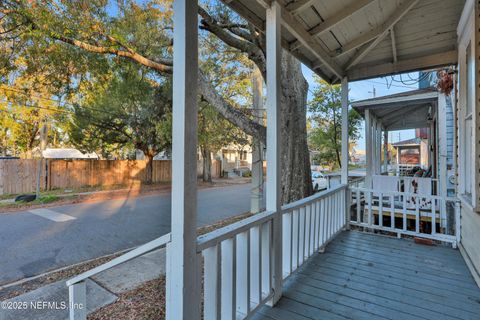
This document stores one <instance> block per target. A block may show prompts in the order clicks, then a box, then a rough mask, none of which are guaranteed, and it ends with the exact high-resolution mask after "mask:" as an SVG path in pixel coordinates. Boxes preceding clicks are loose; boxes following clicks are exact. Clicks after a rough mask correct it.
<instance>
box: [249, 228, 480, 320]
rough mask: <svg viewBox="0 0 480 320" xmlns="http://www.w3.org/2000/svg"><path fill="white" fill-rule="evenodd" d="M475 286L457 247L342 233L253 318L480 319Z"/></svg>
mask: <svg viewBox="0 0 480 320" xmlns="http://www.w3.org/2000/svg"><path fill="white" fill-rule="evenodd" d="M479 314H480V288H478V286H477V285H476V284H475V282H474V280H473V278H472V276H471V275H470V273H469V271H468V268H467V266H466V265H465V262H464V261H463V258H462V257H461V255H460V252H459V251H458V250H454V249H451V248H449V247H442V246H433V247H430V246H425V245H419V244H415V243H414V242H413V241H411V240H405V239H396V238H393V237H386V236H381V235H374V234H367V233H363V232H357V231H347V232H343V233H341V234H340V235H338V236H337V237H336V238H335V239H334V240H333V241H332V242H331V243H330V244H329V245H328V246H327V248H326V251H325V253H324V254H317V255H315V256H313V257H312V258H311V259H310V261H309V262H308V263H306V264H305V265H304V266H302V267H301V268H300V269H299V270H297V272H295V273H294V274H293V275H292V276H291V277H290V278H289V279H288V280H287V281H286V282H285V284H284V294H283V297H282V299H281V300H280V301H279V302H278V304H277V305H276V306H275V307H274V308H270V307H263V308H261V309H260V310H259V312H258V313H257V314H256V315H255V316H254V317H253V319H269V320H271V319H276V320H289V319H355V320H357V319H373V320H375V319H395V320H396V319H413V320H416V319H432V320H443V319H477V320H478V319H480V318H479Z"/></svg>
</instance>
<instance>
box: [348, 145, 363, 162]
mask: <svg viewBox="0 0 480 320" xmlns="http://www.w3.org/2000/svg"><path fill="white" fill-rule="evenodd" d="M366 159H367V158H366V156H365V150H357V149H355V148H354V149H353V150H352V154H351V156H350V161H351V162H352V163H353V164H356V165H364V164H366V163H367V160H366Z"/></svg>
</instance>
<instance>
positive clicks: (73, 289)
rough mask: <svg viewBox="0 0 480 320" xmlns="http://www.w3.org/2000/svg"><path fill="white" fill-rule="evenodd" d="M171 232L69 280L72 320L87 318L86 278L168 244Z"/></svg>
mask: <svg viewBox="0 0 480 320" xmlns="http://www.w3.org/2000/svg"><path fill="white" fill-rule="evenodd" d="M170 239H171V236H170V233H168V234H166V235H164V236H161V237H160V238H157V239H155V240H152V241H150V242H147V243H145V244H144V245H142V246H140V247H138V248H135V249H133V250H132V251H129V252H127V253H125V254H123V255H121V256H120V257H117V258H115V259H112V260H111V261H109V262H107V263H104V264H102V265H100V266H98V267H95V268H93V269H91V270H88V271H86V272H84V273H82V274H79V275H78V276H76V277H73V278H72V279H70V280H68V281H67V286H68V299H69V313H70V320H85V319H87V287H86V282H85V281H86V280H87V279H88V278H91V277H93V276H95V275H97V274H99V273H101V272H103V271H106V270H108V269H111V268H113V267H115V266H118V265H119V264H122V263H124V262H127V261H129V260H132V259H134V258H137V257H140V256H142V255H144V254H146V253H148V252H150V251H153V250H155V249H158V248H161V247H164V246H166V244H167V243H169V242H170Z"/></svg>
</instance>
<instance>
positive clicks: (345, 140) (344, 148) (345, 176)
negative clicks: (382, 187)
mask: <svg viewBox="0 0 480 320" xmlns="http://www.w3.org/2000/svg"><path fill="white" fill-rule="evenodd" d="M348 159H349V154H348V78H347V77H344V78H343V79H342V176H341V183H342V184H347V183H348V162H349V161H348Z"/></svg>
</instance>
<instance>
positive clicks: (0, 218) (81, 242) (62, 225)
mask: <svg viewBox="0 0 480 320" xmlns="http://www.w3.org/2000/svg"><path fill="white" fill-rule="evenodd" d="M249 192H250V184H245V185H235V186H229V187H222V188H212V189H203V190H199V192H198V219H197V224H198V226H204V225H207V224H211V223H213V222H216V221H218V220H222V219H225V218H228V217H231V216H235V215H237V214H241V213H244V212H247V211H249V210H250V194H249ZM170 208H171V198H170V194H163V195H149V196H141V197H130V198H126V199H115V200H108V201H102V202H94V203H81V204H74V205H65V206H59V207H53V208H48V209H40V210H32V211H21V212H15V213H11V214H1V215H0V285H1V284H6V283H10V282H12V281H15V280H18V279H22V278H24V277H31V276H35V275H38V274H41V273H43V272H46V271H49V270H53V269H57V268H60V267H64V266H68V265H71V264H74V263H78V262H81V261H85V260H88V259H93V258H96V257H100V256H103V255H106V254H110V253H114V252H117V251H120V250H124V249H128V248H131V247H134V246H138V245H141V244H143V243H146V242H148V241H150V240H153V239H155V238H157V237H159V236H161V235H164V234H166V233H168V232H170Z"/></svg>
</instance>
